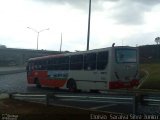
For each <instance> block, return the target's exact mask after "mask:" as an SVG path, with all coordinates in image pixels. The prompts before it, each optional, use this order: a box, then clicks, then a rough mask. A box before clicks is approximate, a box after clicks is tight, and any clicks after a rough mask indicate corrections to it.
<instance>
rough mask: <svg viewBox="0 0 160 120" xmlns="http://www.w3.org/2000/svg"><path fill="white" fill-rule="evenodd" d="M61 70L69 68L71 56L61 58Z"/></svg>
mask: <svg viewBox="0 0 160 120" xmlns="http://www.w3.org/2000/svg"><path fill="white" fill-rule="evenodd" d="M59 67H60V69H61V70H68V69H69V57H68V56H66V57H62V58H60V65H59Z"/></svg>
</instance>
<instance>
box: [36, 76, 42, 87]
mask: <svg viewBox="0 0 160 120" xmlns="http://www.w3.org/2000/svg"><path fill="white" fill-rule="evenodd" d="M35 84H36V87H37V88H41V87H42V86H41V84H40V82H39V80H38V78H35Z"/></svg>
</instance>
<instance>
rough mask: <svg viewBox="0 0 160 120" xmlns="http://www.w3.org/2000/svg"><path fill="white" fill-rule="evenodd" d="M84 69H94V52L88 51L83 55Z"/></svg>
mask: <svg viewBox="0 0 160 120" xmlns="http://www.w3.org/2000/svg"><path fill="white" fill-rule="evenodd" d="M84 69H85V70H95V69H96V53H89V54H86V55H85V56H84Z"/></svg>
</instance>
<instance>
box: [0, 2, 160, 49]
mask: <svg viewBox="0 0 160 120" xmlns="http://www.w3.org/2000/svg"><path fill="white" fill-rule="evenodd" d="M91 1H92V2H91V3H92V4H91V26H90V45H89V46H90V47H89V49H98V48H105V47H110V46H112V43H115V45H116V46H126V45H127V46H134V47H135V46H140V45H152V44H156V43H155V38H156V37H158V36H160V0H91ZM88 7H89V0H1V1H0V18H1V19H0V44H1V45H6V46H7V47H8V48H22V49H37V35H38V32H39V31H41V32H39V38H38V49H39V50H42V49H43V50H52V51H59V50H60V42H61V33H62V51H75V50H79V51H81V50H82V51H83V50H86V46H87V29H88V9H89V8H88ZM28 27H29V28H31V29H28ZM48 28H49V30H45V29H48ZM43 30H44V31H43ZM36 31H38V32H36Z"/></svg>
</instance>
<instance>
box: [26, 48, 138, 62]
mask: <svg viewBox="0 0 160 120" xmlns="http://www.w3.org/2000/svg"><path fill="white" fill-rule="evenodd" d="M111 48H113V47H107V48H100V49H93V50H89V51H77V52H70V53H62V54H56V55H47V56H42V57H35V58H30V59H29V60H28V61H35V60H43V59H48V58H56V57H62V56H69V55H78V54H84V53H92V52H95V51H97V52H100V51H104V50H109V49H111ZM114 48H136V47H130V46H115V47H114Z"/></svg>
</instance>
